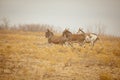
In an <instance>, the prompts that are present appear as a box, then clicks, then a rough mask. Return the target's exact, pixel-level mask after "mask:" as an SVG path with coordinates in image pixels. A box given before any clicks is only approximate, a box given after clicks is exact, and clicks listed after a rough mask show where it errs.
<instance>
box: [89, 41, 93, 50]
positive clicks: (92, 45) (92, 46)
mask: <svg viewBox="0 0 120 80" xmlns="http://www.w3.org/2000/svg"><path fill="white" fill-rule="evenodd" d="M90 44H91V48H90V49H93V47H94V41H91V43H90Z"/></svg>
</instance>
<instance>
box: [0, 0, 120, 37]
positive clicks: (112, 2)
mask: <svg viewBox="0 0 120 80" xmlns="http://www.w3.org/2000/svg"><path fill="white" fill-rule="evenodd" d="M119 8H120V0H0V19H1V18H3V17H7V18H8V19H9V20H10V24H11V25H13V24H31V23H35V24H49V25H53V26H55V27H56V28H57V27H58V28H59V27H61V28H60V29H62V30H63V29H64V28H70V30H71V31H72V32H76V31H77V30H78V28H79V27H82V28H83V29H84V30H85V31H87V29H91V31H92V32H96V27H97V26H99V25H101V26H102V25H104V31H105V33H106V34H110V35H116V36H120V9H119Z"/></svg>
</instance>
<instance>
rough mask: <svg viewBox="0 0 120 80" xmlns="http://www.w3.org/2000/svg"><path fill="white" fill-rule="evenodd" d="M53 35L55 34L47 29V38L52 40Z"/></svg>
mask: <svg viewBox="0 0 120 80" xmlns="http://www.w3.org/2000/svg"><path fill="white" fill-rule="evenodd" d="M53 35H54V34H53V32H51V31H50V30H49V29H47V31H46V32H45V37H46V38H51V37H52V36H53Z"/></svg>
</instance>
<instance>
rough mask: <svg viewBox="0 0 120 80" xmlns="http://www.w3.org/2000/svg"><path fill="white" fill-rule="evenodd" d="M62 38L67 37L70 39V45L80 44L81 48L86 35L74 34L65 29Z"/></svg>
mask: <svg viewBox="0 0 120 80" xmlns="http://www.w3.org/2000/svg"><path fill="white" fill-rule="evenodd" d="M62 36H65V37H66V38H67V39H68V43H70V44H71V43H79V44H80V46H82V45H83V42H84V40H85V35H84V34H72V33H71V32H70V31H69V30H68V29H65V30H64V31H63V34H62Z"/></svg>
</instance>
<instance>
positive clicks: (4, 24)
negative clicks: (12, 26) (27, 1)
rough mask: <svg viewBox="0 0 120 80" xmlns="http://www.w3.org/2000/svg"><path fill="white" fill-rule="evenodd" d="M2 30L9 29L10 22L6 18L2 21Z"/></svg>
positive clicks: (0, 26)
mask: <svg viewBox="0 0 120 80" xmlns="http://www.w3.org/2000/svg"><path fill="white" fill-rule="evenodd" d="M0 28H1V29H9V20H8V18H6V17H4V18H2V19H1V24H0Z"/></svg>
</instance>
